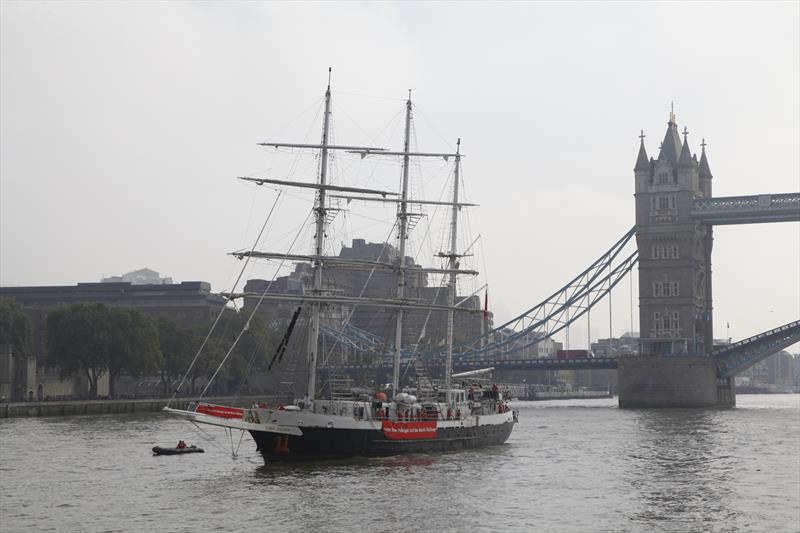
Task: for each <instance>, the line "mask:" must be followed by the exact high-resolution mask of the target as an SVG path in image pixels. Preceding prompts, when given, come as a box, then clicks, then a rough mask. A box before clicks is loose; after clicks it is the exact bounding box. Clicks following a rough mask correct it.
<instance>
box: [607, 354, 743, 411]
mask: <svg viewBox="0 0 800 533" xmlns="http://www.w3.org/2000/svg"><path fill="white" fill-rule="evenodd" d="M618 372H619V406H620V407H634V408H635V407H710V406H717V405H720V406H725V405H727V406H732V405H735V403H736V394H735V391H734V388H733V384H732V380H725V383H718V380H717V373H716V367H715V365H714V361H713V359H711V358H710V357H694V356H643V357H635V356H629V357H622V358H620V360H619V367H618Z"/></svg>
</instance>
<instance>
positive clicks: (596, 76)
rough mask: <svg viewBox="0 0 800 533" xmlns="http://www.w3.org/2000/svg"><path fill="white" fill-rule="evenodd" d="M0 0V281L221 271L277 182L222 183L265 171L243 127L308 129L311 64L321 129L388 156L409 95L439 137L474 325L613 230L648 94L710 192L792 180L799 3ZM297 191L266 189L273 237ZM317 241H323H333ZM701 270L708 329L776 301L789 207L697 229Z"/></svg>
mask: <svg viewBox="0 0 800 533" xmlns="http://www.w3.org/2000/svg"><path fill="white" fill-rule="evenodd" d="M0 10H1V11H0V15H1V16H0V20H1V22H0V24H1V26H0V30H1V31H0V34H1V35H0V121H1V124H0V256H1V257H0V285H3V286H8V285H51V284H65V285H70V284H75V283H78V282H83V281H99V280H100V278H101V277H103V276H104V275H105V276H110V275H118V274H122V273H124V272H128V271H130V270H134V269H138V268H142V267H149V268H152V269H154V270H157V271H159V272H160V273H161V274H162V275H164V276H169V277H172V278H173V279H175V280H176V281H182V280H204V281H209V282H211V284H212V287H213V289H214V290H215V291H222V290H228V289H230V285H231V283H232V281H233V279H234V277H235V272H236V269H238V268H239V265H240V264H239V263H238V262H235V261H234V260H233V259H231V258H230V257H228V256H227V255H226V253H227V252H229V251H232V250H234V249H238V248H242V247H246V246H249V245H250V243H251V241H252V239H253V238H254V236H255V232H256V231H257V229H258V227H259V226H260V224H261V222H262V221H263V218H264V216H265V214H266V212H267V210H268V209H269V207H270V206H271V205H272V202H273V201H274V200H275V194H274V192H273V191H270V190H265V189H258V188H255V187H253V186H251V185H247V184H244V183H242V182H239V181H237V180H234V179H233V178H234V177H235V176H241V175H262V176H263V175H269V176H270V177H276V178H281V177H286V175H287V174H285V173H282V172H283V168H284V167H282V166H280V164H279V162H277V160H276V159H275V158H274V156H273V154H270V153H265V152H264V151H263V150H260V149H258V148H256V147H255V146H254V145H255V143H256V142H259V141H264V140H267V139H269V140H291V141H302V140H303V139H304V138H312V139H313V138H318V136H319V121H318V120H317V121H314V115H315V113H317V112H318V109H319V102H320V99H321V97H322V94H323V92H324V89H325V83H326V77H327V68H328V66H332V67H333V68H334V73H333V85H332V88H333V95H334V96H333V97H334V113H335V117H336V120H337V122H336V126H337V130H336V134H337V138H338V139H341V140H343V141H348V142H353V143H362V142H363V143H366V142H371V141H374V140H375V139H376V138H378V139H380V140H381V141H385V143H386V144H388V146H387V147H389V148H395V149H397V148H400V141H399V140H398V134H397V128H396V126H397V124H396V123H397V117H398V116H401V115H402V110H403V100H404V98H405V96H406V94H407V89H408V88H413V89H414V93H413V94H414V102H415V105H416V106H417V109H418V111H419V113H418V114H417V122H416V124H417V142H418V144H419V145H420V146H421V147H425V148H426V149H430V150H445V149H452V147H453V145H454V144H455V139H456V138H458V137H460V138H461V139H462V143H463V144H462V149H463V151H464V153H466V154H467V157H466V159H465V164H464V173H465V174H464V177H465V183H466V187H467V189H466V191H465V194H466V197H467V199H468V200H472V201H475V202H476V203H479V204H481V207H480V208H479V209H476V210H472V211H470V230H471V232H470V233H471V234H472V237H475V236H477V235H478V234H480V235H481V240H480V242H481V246H482V248H483V250H482V251H483V252H484V255H485V257H483V258H481V259H479V260H478V263H477V265H476V267H477V268H478V269H479V270H482V271H484V274H485V276H486V279H487V282H488V284H489V287H490V289H489V290H490V301H491V303H492V309H493V311H495V313H496V319H498V320H504V319H507V318H510V317H511V316H513V315H515V314H517V313H519V312H521V311H523V310H525V309H527V308H528V307H530V306H532V305H533V304H535V303H537V302H538V301H540V300H542V299H543V298H544V297H546V296H548V295H549V294H550V293H552V292H553V291H555V290H556V289H558V288H559V287H561V286H562V285H563V283H564V282H566V281H568V279H570V278H571V277H572V276H574V275H576V274H577V273H578V272H580V271H581V270H582V269H583V268H584V267H585V266H587V265H588V264H589V263H590V262H591V261H592V260H594V259H595V258H596V257H597V256H598V255H600V254H601V253H602V252H604V251H605V250H606V249H607V248H608V247H609V246H610V245H611V244H612V242H613V241H615V240H616V239H617V238H619V237H620V236H621V235H622V234H623V233H625V232H626V231H627V230H628V229H629V228H630V227H631V226H632V225H633V222H634V216H633V214H634V203H633V185H634V179H633V170H632V169H633V166H634V163H635V160H636V154H637V150H638V144H639V139H638V135H639V131H640V130H642V129H643V130H644V132H645V134H646V135H647V137H646V139H645V144H646V148H647V151H648V155H649V156H652V157H656V156H657V154H658V143H659V141H660V140H661V139H662V138H663V135H664V131H665V129H666V122H667V118H668V113H669V109H670V102H674V105H675V112H676V115H677V121H678V123H679V126H680V128H681V129H683V127H684V126H686V127H687V128H688V130H689V132H690V135H689V143H690V146H691V147H692V151H693V152H696V153H698V154H699V152H700V141H701V139H703V138H705V140H706V142H707V143H708V146H707V154H708V158H709V161H710V167H711V171H712V173H713V175H714V181H713V187H714V195H715V196H733V195H747V194H758V193H780V192H793V191H798V190H800V4H799V3H797V2H783V3H770V2H760V3H699V2H697V3H627V2H625V3H567V4H564V3H502V4H497V3H492V4H488V3H486V4H484V3H225V4H223V3H199V4H196V3H177V2H170V3H112V2H108V3H69V2H58V3H49V2H37V3H33V2H8V1H4V2H2V3H0ZM305 164H306V167H305V168H306V169H307V170H308V172H306V173H305V174H302V175H301V174H296V175H295V177H296V178H297V179H301V178H302V179H303V180H306V181H308V180H311V179H313V175H309V174H310V173H311V172H313V160H306V161H305ZM342 164H343V167H347V168H346V169H350V170H353V172H354V173H355V174H356V175H357V176H358V177H357V179H358V180H360V181H359V183H361V184H364V183H371V184H372V185H381V186H382V187H384V188H394V187H396V183H397V177H398V176H397V175H395V174H391V172H392V171H384V170H382V169H378V170H375V167H369V168H368V167H366V166H361V167H359V166H358V165H360V163H357V162H352V163H351V162H349V161H348V160H344V159H343V161H342ZM299 168H303V167H302V165H301V166H300V167H299ZM431 169H432V170H430V172H432V177H430V178H428V177H427V176H426V175H425V174H424V173H422V174H421V176H422V177H421V178H420V181H419V182H418V183H417V186H418V187H426V188H427V189H428V190H427V191H426V192H427V193H428V194H429V196H430V195H431V194H432V195H435V196H436V195H438V194H439V193H440V190H441V183H442V179H443V178H444V177H446V171H445V170H442V169H439V170H437V169H436V168H435V167H431ZM422 170H426V169H422ZM437 187H439V188H437ZM310 201H311V197H310V196H309V195H304V196H303V195H297V197H296V198H295V197H292V198H289V199H288V200H286V203H285V205H282V206H281V211H280V212H279V213H278V214H279V215H280V217H276V221H277V222H276V223H275V226H274V227H273V228H272V229H271V231H272V237H271V238H270V239H271V240H269V241H268V242H269V243H270V244H272V245H274V246H272V248H273V249H275V248H276V247H277V246H279V245H285V244H287V243H288V240H290V239H291V238H292V237H293V236H294V234H295V230H296V229H297V227H298V225H300V224H301V223H302V220H303V219H304V218H305V216H306V215H307V213H308V209H309V208H310V205H311V204H310ZM348 216H350V215H348ZM353 216H355V215H353ZM388 218H391V216H389V217H388ZM353 220H355V219H352V220H351V219H348V222H347V223H349V224H350V226H349V228H350V230H352V233H350V234H349V236H348V237H349V238H353V237H365V238H368V239H370V240H378V239H380V238H381V236H385V235H384V234H385V232H386V231H388V228H389V226H386V225H385V224H380V223H377V222H376V224H375V225H370V224H369V223H368V221H366V220H365V219H361V220H359V221H357V222H356V223H353ZM337 231H338V230H337ZM432 231H436V230H432ZM331 237H332V244H333V243H335V245H336V246H337V247H338V246H339V243H340V241H341V240H344V233H342V234H341V235H340V234H339V233H337V234H336V235H332V236H331ZM339 237H341V238H339ZM440 240H441V239H440V236H439V235H438V234H437V235H434V236H432V237H431V238H430V241H431V242H428V243H426V244H422V243H421V242H420V243H418V249H417V251H419V252H420V253H421V252H423V251H426V252H427V251H431V250H434V251H435V249H436V247H437V245H438V243H439V241H440ZM467 244H468V242H467ZM310 247H311V239H310V237H308V238H306V239H305V240H304V241H303V242H302V249H303V250H309V249H310ZM429 249H430V250H429ZM417 259H418V260H420V261H423V262H425V263H427V264H430V263H431V261H430V260H429V259H428V258H426V257H417ZM713 266H714V269H713V270H714V278H713V281H714V308H715V323H716V326H715V327H716V337H724V336H726V335H727V333H726V324H727V323H730V326H731V327H730V334H731V336H733V337H734V338H742V337H746V336H749V335H752V334H755V333H758V332H760V331H763V330H765V329H768V328H771V327H774V326H777V325H779V324H783V323H786V322H789V321H791V320H796V319H798V318H799V317H800V224H798V223H782V224H762V225H749V226H730V227H727V226H726V227H717V228H715V243H714V253H713ZM255 273H256V274H257V273H258V271H256V272H255ZM482 282H483V281H482V280H480V281H476V282H475V286H480V284H482ZM630 296H631V295H630V294H629V292H628V282H627V281H625V282H623V284H622V287H621V288H620V291H618V292H617V294H616V295H615V299H614V316H615V318H614V324H613V329H614V334H617V335H618V334H620V333H621V332H623V331H627V330H628V329H629V323H630V320H629V317H630V311H631V309H630V306H629V301H630ZM633 298H634V305H635V302H636V300H635V299H636V298H637V294H636V293H635V283H634V294H633ZM601 307H602V308H604V309H605V311H604V312H605V314H607V304H602V305H601ZM633 312H634V317H635V318H636V320H637V321H638V318H637V317H638V310H637V309H636V308H634V309H633ZM580 328H581V326H578V327H576V328H574V329H573V333H571V335H572V336H573V339H577V340H574V341H573V342H574V343H577V344H580V342H581V341H583V340H585V338H586V332H585V325H584V326H583V328H584V329H583V332H581V331H580ZM598 335H599V336H607V335H608V323H607V319H606V321H605V322H604V321H603V315H602V312H598V313H597V316H596V318H595V315H594V314H593V318H592V336H593V337H597V336H598Z"/></svg>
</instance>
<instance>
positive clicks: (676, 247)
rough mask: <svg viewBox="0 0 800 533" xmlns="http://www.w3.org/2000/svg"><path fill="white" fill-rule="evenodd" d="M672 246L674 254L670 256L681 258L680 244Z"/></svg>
mask: <svg viewBox="0 0 800 533" xmlns="http://www.w3.org/2000/svg"><path fill="white" fill-rule="evenodd" d="M671 248H672V254H671V255H670V257H671V258H672V259H679V258H680V253H679V249H678V245H677V244H673V245H672V247H671Z"/></svg>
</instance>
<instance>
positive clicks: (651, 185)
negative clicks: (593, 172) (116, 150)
mask: <svg viewBox="0 0 800 533" xmlns="http://www.w3.org/2000/svg"><path fill="white" fill-rule="evenodd" d="M681 133H682V134H683V140H682V141H681ZM640 139H641V143H640V145H639V155H638V157H637V159H636V167H635V168H634V175H635V180H636V189H635V190H636V192H635V194H634V197H635V201H636V243H637V246H638V250H639V329H640V338H641V350H640V353H641V355H642V356H643V357H623V358H620V360H619V366H618V370H619V371H618V377H619V405H620V407H669V406H673V407H696V406H697V407H699V406H710V405H732V404H734V403H735V392H734V388H733V383H732V380H719V379H717V373H716V368H715V365H714V360H713V358H712V357H710V354H711V351H712V349H713V343H714V334H713V316H712V297H711V286H712V284H711V247H712V244H713V235H712V230H711V224H706V223H704V222H703V221H702V220H698V218H697V217H696V216H694V214H693V208H694V206H695V203H696V202H697V201H702V200H704V199H710V198H711V180H712V175H711V169H710V168H709V165H708V158H707V157H706V153H705V142H703V143H702V145H701V146H702V153H701V156H700V160H699V161H698V160H697V156H696V155H695V154H692V152H691V150H690V148H689V132H688V130H687V129H686V128H684V129H683V132H679V131H678V123H677V121H676V120H675V113H674V112H670V115H669V122H667V131H666V133H665V135H664V140H663V142H662V143H661V146H660V148H659V153H658V159H652V158H650V159H648V157H647V151H646V150H645V147H644V132H642V135H641V136H640Z"/></svg>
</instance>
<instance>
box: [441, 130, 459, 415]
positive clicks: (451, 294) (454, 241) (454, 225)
mask: <svg viewBox="0 0 800 533" xmlns="http://www.w3.org/2000/svg"><path fill="white" fill-rule="evenodd" d="M460 170H461V139H458V142H457V143H456V164H455V168H454V170H453V207H452V209H453V212H452V215H451V220H450V253H449V254H448V255H449V261H448V263H449V264H448V268H447V269H448V270H449V271H450V290H449V291H448V295H447V296H448V299H449V300H448V303H447V305H448V307H449V308H450V309H449V310H448V311H447V360H446V362H445V366H444V390H445V394H446V395H447V396H446V397H447V398H449V397H450V393H449V391H450V375H451V373H452V371H453V308H454V306H455V302H456V280H457V277H456V276H457V272H456V271H457V270H458V266H459V264H458V261H457V260H456V258H457V257H458V255H457V254H458V252H457V247H458V210H459V208H460V207H459V205H458V181H459V171H460ZM448 401H449V400H448Z"/></svg>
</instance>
